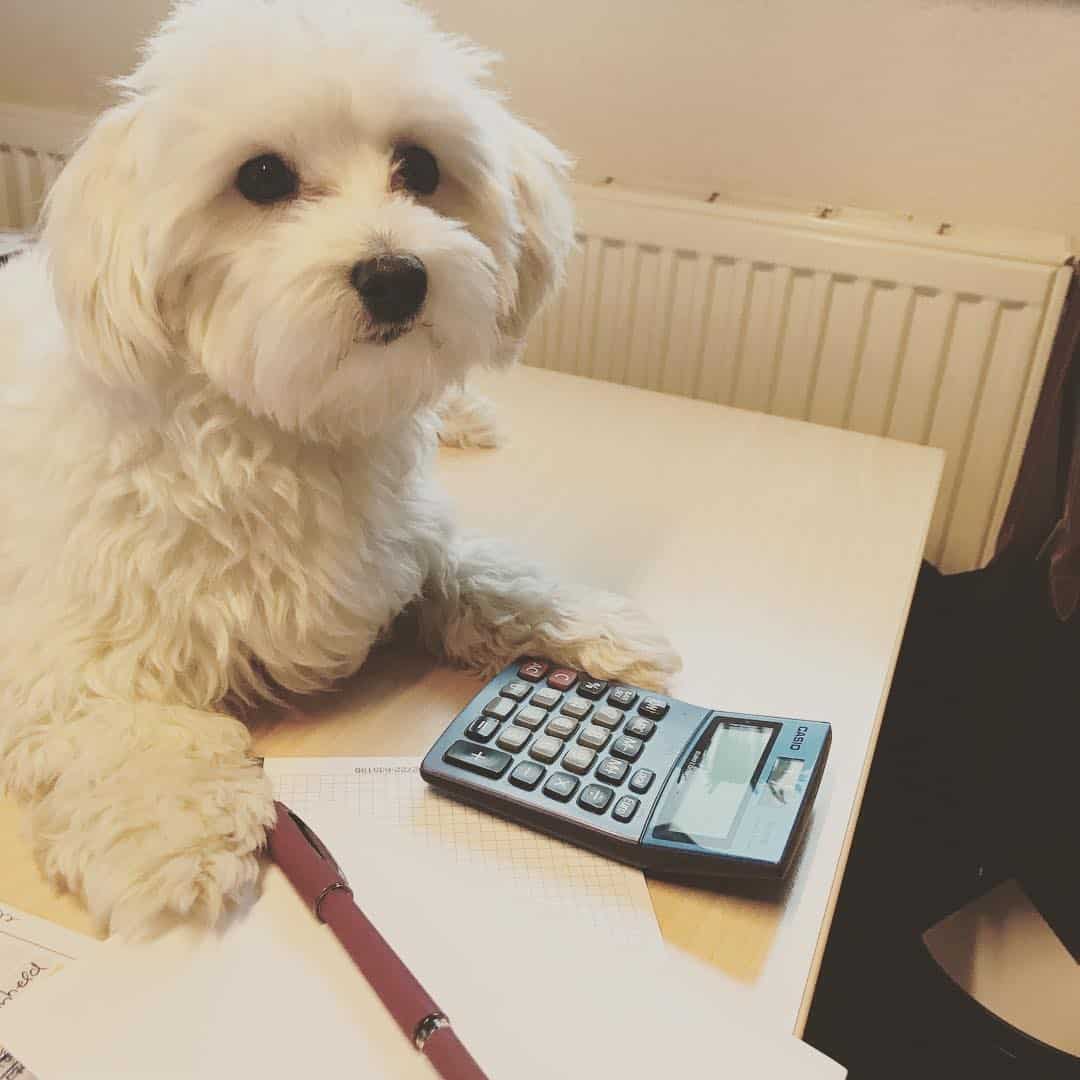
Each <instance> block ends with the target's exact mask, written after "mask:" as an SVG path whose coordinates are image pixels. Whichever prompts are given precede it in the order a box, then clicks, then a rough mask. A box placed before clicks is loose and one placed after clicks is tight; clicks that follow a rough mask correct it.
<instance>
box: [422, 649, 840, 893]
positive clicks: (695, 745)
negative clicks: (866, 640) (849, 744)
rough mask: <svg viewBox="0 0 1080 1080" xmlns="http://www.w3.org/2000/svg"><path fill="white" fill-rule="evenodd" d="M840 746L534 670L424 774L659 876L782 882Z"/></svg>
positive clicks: (495, 683) (563, 672)
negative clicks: (832, 750)
mask: <svg viewBox="0 0 1080 1080" xmlns="http://www.w3.org/2000/svg"><path fill="white" fill-rule="evenodd" d="M831 737H832V732H831V728H830V726H829V725H828V724H826V723H821V722H817V721H811V720H791V719H785V718H781V717H774V716H754V715H748V714H745V713H733V712H726V711H724V710H721V709H706V708H702V707H701V706H698V705H690V704H687V703H686V702H685V701H679V700H677V699H675V698H672V697H667V696H665V695H663V694H657V693H653V692H651V691H646V690H642V689H640V688H637V687H633V686H628V685H625V684H616V683H608V682H606V681H604V680H601V679H594V678H591V677H590V676H589V675H587V674H585V673H583V672H577V671H573V670H571V669H569V668H563V667H558V666H555V665H552V664H549V663H547V662H546V661H544V660H538V659H530V658H525V659H521V660H518V661H515V662H514V663H513V664H511V665H510V666H508V667H507V668H505V669H504V670H503V671H502V672H500V673H499V674H498V675H497V676H496V677H495V678H494V679H492V680H491V682H490V683H488V684H487V685H486V686H485V687H484V689H483V690H481V692H480V693H479V694H477V695H476V697H474V698H473V700H472V701H470V702H469V704H468V705H467V706H466V707H465V708H464V709H463V710H462V711H461V712H460V713H459V714H458V716H457V717H456V718H455V719H454V721H453V722H452V723H451V724H450V726H449V727H448V728H447V729H446V731H445V732H443V734H442V735H441V736H440V737H439V739H438V741H437V742H436V743H435V745H434V746H433V747H432V748H431V749H430V750H429V751H428V753H427V754H426V756H425V757H424V760H423V762H422V764H421V766H420V773H421V775H422V776H423V778H424V779H425V780H426V781H427V782H428V783H429V784H431V785H432V786H433V787H435V788H437V789H439V790H441V791H444V792H446V793H447V794H449V795H452V796H454V797H456V798H459V799H461V800H463V801H465V802H468V803H471V804H473V805H475V806H479V807H482V808H483V809H485V810H489V811H491V812H493V813H495V814H499V815H501V816H503V817H506V818H509V819H511V820H513V821H517V822H520V823H521V824H523V825H528V826H530V827H531V828H535V829H539V830H541V831H543V832H547V833H550V834H552V835H554V836H557V837H560V838H561V839H564V840H567V841H569V842H570V843H574V844H579V845H581V846H582V847H587V848H590V849H592V850H594V851H598V852H600V853H601V854H603V855H607V856H610V857H611V858H615V859H619V860H621V861H622V862H626V863H630V864H631V865H633V866H638V867H641V868H642V869H643V870H648V871H650V872H651V873H655V874H659V875H667V876H672V877H691V878H710V877H716V878H724V877H761V878H782V877H784V875H785V874H786V873H787V871H788V869H789V867H790V866H791V862H792V859H793V858H794V855H795V852H796V850H797V849H798V846H799V842H800V840H801V838H802V835H803V833H804V831H805V828H806V823H807V820H808V817H809V812H810V807H811V805H812V804H813V801H814V796H815V795H816V793H817V789H818V786H819V784H820V782H821V775H822V772H823V770H824V768H825V762H826V759H827V757H828V753H829V745H830V742H831Z"/></svg>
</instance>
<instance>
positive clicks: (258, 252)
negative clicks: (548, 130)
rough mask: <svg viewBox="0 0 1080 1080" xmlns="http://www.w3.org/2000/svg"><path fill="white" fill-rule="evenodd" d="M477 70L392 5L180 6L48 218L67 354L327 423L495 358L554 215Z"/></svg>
mask: <svg viewBox="0 0 1080 1080" xmlns="http://www.w3.org/2000/svg"><path fill="white" fill-rule="evenodd" d="M490 60H491V58H490V56H488V55H487V54H485V53H483V52H480V51H478V50H477V49H475V48H474V47H472V46H470V45H468V44H467V43H465V42H463V41H461V40H460V39H457V38H451V37H448V36H446V35H443V34H440V33H439V32H437V31H436V30H435V28H434V27H433V26H432V24H431V21H430V19H429V18H428V17H427V16H426V15H424V14H422V13H421V12H419V11H418V10H416V9H414V8H413V7H411V6H407V5H406V4H404V3H402V2H400V0H191V2H181V3H180V4H179V5H178V6H177V7H176V8H175V9H174V11H173V13H172V15H171V17H170V18H169V20H168V21H167V22H166V23H165V24H164V26H163V27H162V28H161V30H160V31H159V32H158V34H157V35H156V36H155V37H154V38H153V39H152V40H151V41H150V42H149V44H148V46H147V49H146V53H145V56H144V59H143V61H142V63H141V64H140V66H139V68H138V69H137V70H136V71H135V73H134V74H133V75H131V76H130V77H129V78H127V79H125V80H124V81H123V82H122V84H121V85H122V87H123V91H124V99H123V100H122V102H121V103H120V104H118V105H116V106H115V107H114V108H112V109H110V110H109V111H107V112H106V113H104V114H103V115H102V116H101V117H100V118H99V119H98V121H97V122H96V123H95V125H94V126H93V128H92V129H91V130H90V133H89V135H88V136H87V138H86V140H85V141H84V142H83V144H82V145H81V147H80V148H79V149H78V151H77V152H76V153H75V155H74V157H73V158H72V160H71V162H70V163H69V164H68V166H67V168H66V169H65V170H64V172H63V174H62V175H61V176H60V178H59V179H58V181H57V183H56V185H55V186H54V188H53V191H52V193H51V195H50V198H49V201H48V205H47V208H46V217H45V238H46V243H47V246H48V248H49V251H50V258H51V260H52V269H53V276H54V281H55V287H56V293H57V297H58V301H59V305H60V310H61V314H62V316H63V318H64V319H65V321H66V323H67V325H68V326H69V329H70V330H71V332H72V334H73V336H74V338H75V340H76V342H77V345H78V347H79V350H80V352H81V354H82V356H83V358H84V360H85V362H86V363H87V364H88V365H90V366H91V368H92V369H93V370H94V371H95V373H96V374H97V375H99V376H100V377H101V378H103V379H105V380H106V381H108V382H110V383H112V384H114V385H117V386H122V387H125V388H128V389H133V390H135V391H137V392H142V391H145V392H147V393H149V394H151V395H154V396H159V395H160V393H161V392H162V388H163V387H165V386H167V385H168V383H169V381H170V380H172V379H175V378H176V377H178V376H181V377H190V376H191V374H192V373H195V374H196V375H197V376H203V377H206V378H208V379H209V380H211V381H212V382H213V383H214V384H215V385H216V386H217V387H219V388H221V389H223V390H225V391H226V392H227V393H228V394H229V395H230V396H231V397H232V398H233V399H234V400H235V401H237V402H238V403H240V404H241V405H242V406H244V407H245V408H247V409H249V410H250V411H252V412H254V413H256V414H260V415H264V416H270V417H272V418H273V419H274V420H276V421H277V422H278V423H279V424H281V425H282V426H283V427H286V428H290V429H295V430H299V431H301V432H303V433H305V434H308V435H310V436H312V437H332V438H339V437H343V436H348V435H350V434H355V435H364V434H370V433H373V432H375V431H377V430H379V429H380V428H381V427H383V426H384V425H385V424H387V423H390V422H394V421H395V420H398V419H400V418H401V417H402V416H404V415H406V414H408V413H410V412H411V411H413V410H415V409H417V408H419V407H422V406H425V405H427V404H430V403H432V402H433V401H435V400H436V399H437V398H438V396H439V395H440V394H441V393H442V392H443V390H444V389H445V388H446V387H447V386H448V385H449V384H450V383H451V382H453V381H455V380H457V379H460V377H461V376H462V375H463V374H464V372H465V370H466V368H467V367H469V366H470V365H472V364H476V363H481V364H485V363H486V364H499V363H504V362H507V361H508V360H510V359H512V358H513V357H514V356H516V354H517V353H518V351H519V350H520V347H521V343H522V340H523V337H524V334H525V330H526V328H527V326H528V324H529V321H530V319H531V318H532V316H533V315H534V314H535V312H536V310H537V309H538V308H539V306H540V304H541V303H542V301H543V299H544V297H545V295H546V294H547V292H548V291H549V290H550V288H551V287H552V285H553V284H554V283H555V282H556V281H557V279H558V277H559V275H560V273H561V271H562V268H563V265H564V262H565V259H566V256H567V253H568V251H569V249H570V246H571V243H572V238H573V229H572V218H571V212H570V207H569V203H568V200H567V198H566V195H565V194H564V193H563V191H562V181H563V179H564V175H565V171H566V167H567V163H566V160H565V159H564V157H563V156H562V155H561V154H560V153H559V151H557V150H556V149H555V147H554V146H552V145H551V143H549V142H548V141H547V140H546V139H545V138H543V137H542V136H541V135H539V134H537V133H536V132H535V131H533V130H532V129H530V128H529V127H527V126H526V125H525V124H523V123H521V122H520V121H518V120H516V119H515V118H514V117H513V116H511V115H510V114H509V113H508V112H507V111H506V109H505V108H504V107H503V106H502V105H501V104H500V101H499V99H498V97H497V95H496V94H495V93H494V92H493V91H491V90H490V89H488V88H487V87H486V86H485V85H484V81H485V79H486V76H487V72H488V66H489V63H490Z"/></svg>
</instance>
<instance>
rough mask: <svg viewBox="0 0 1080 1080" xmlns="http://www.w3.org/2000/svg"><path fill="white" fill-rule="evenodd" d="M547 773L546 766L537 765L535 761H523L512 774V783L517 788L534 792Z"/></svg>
mask: <svg viewBox="0 0 1080 1080" xmlns="http://www.w3.org/2000/svg"><path fill="white" fill-rule="evenodd" d="M545 771H546V770H545V769H544V766H543V765H537V764H536V762H535V761H523V762H521V763H520V764H519V765H517V766H515V768H514V771H513V772H512V773H511V774H510V783H511V784H513V785H514V786H515V787H520V788H524V789H525V790H526V791H532V789H533V788H534V787H536V785H537V784H539V783H540V781H541V780H542V779H543V777H544V772H545Z"/></svg>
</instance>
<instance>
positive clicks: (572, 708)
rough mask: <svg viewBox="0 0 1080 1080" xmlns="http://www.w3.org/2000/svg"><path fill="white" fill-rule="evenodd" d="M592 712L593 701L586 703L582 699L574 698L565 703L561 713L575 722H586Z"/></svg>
mask: <svg viewBox="0 0 1080 1080" xmlns="http://www.w3.org/2000/svg"><path fill="white" fill-rule="evenodd" d="M591 710H592V702H591V701H586V700H585V699H584V698H581V697H572V698H570V700H569V701H564V702H563V707H562V708H561V709H560V710H559V712H561V713H563V714H564V715H566V716H572V717H573V718H574V719H575V720H584V719H585V717H586V716H588V715H589V712H590V711H591Z"/></svg>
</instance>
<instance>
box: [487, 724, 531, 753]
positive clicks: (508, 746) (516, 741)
mask: <svg viewBox="0 0 1080 1080" xmlns="http://www.w3.org/2000/svg"><path fill="white" fill-rule="evenodd" d="M531 737H532V732H531V731H529V729H528V728H523V727H518V725H517V724H507V726H506V727H504V728H503V729H502V731H501V732H500V733H499V737H498V738H497V739H496V740H495V745H496V746H501V747H502V748H503V749H504V750H509V751H510V753H512V754H516V753H517V752H518V751H519V750H520V749H521V748H522V747H523V746H524V745H525V744H526V743H527V742H528V741H529V739H530V738H531Z"/></svg>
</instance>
